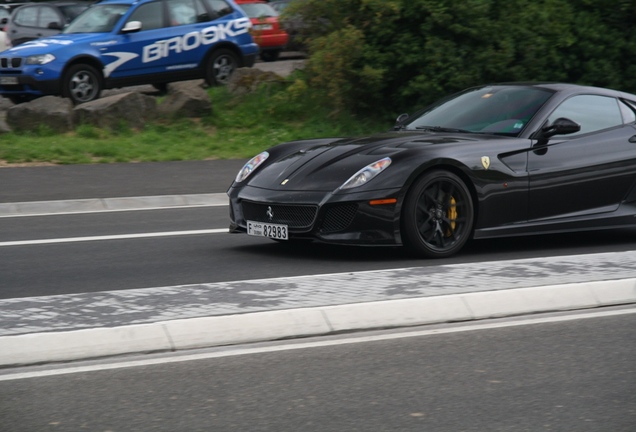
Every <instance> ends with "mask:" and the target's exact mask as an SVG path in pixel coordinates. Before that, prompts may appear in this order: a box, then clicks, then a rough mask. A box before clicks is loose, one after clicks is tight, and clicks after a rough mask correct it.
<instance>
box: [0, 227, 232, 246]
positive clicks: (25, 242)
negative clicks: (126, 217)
mask: <svg viewBox="0 0 636 432" xmlns="http://www.w3.org/2000/svg"><path fill="white" fill-rule="evenodd" d="M226 232H229V229H227V228H218V229H207V230H192V231H167V232H155V233H139V234H119V235H107V236H92V237H68V238H54V239H39V240H17V241H7V242H0V247H2V246H28V245H42V244H57V243H75V242H87V241H103V240H124V239H139V238H154V237H173V236H185V235H202V234H219V233H226Z"/></svg>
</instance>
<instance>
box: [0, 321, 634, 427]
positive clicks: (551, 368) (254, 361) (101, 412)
mask: <svg viewBox="0 0 636 432" xmlns="http://www.w3.org/2000/svg"><path fill="white" fill-rule="evenodd" d="M623 311H625V309H623ZM605 312H608V311H605ZM631 312H632V313H630V314H628V315H622V316H605V317H596V318H587V319H575V320H572V321H561V322H558V321H557V322H546V323H535V324H531V325H522V326H514V327H508V325H510V324H512V323H515V322H519V321H518V320H504V321H503V322H496V323H495V322H487V323H477V324H478V325H479V326H482V325H488V324H497V325H501V326H503V327H501V328H482V329H479V327H476V326H475V325H474V324H459V325H458V324H455V325H445V326H436V327H434V328H432V329H431V328H429V329H428V330H430V331H429V332H428V334H425V335H421V336H413V337H406V338H400V339H393V338H392V337H395V336H396V334H395V333H393V332H391V333H388V332H382V333H378V332H374V333H368V334H358V335H355V336H345V337H339V338H334V337H332V338H322V339H310V340H305V341H295V342H288V343H276V344H272V343H270V344H260V345H253V346H245V347H241V348H239V349H236V348H232V349H228V348H225V349H217V350H212V351H196V352H194V353H189V354H188V356H189V357H190V358H192V357H193V356H194V355H198V356H201V357H199V358H198V359H192V360H189V361H187V360H186V359H187V358H188V356H185V357H184V356H181V357H180V356H179V355H168V356H156V357H150V358H148V356H146V357H143V358H142V357H135V358H130V359H126V360H128V361H137V360H138V361H140V363H139V365H138V366H137V367H123V368H118V369H114V370H110V369H106V368H108V367H112V366H117V363H116V361H111V362H109V363H106V364H104V363H95V362H93V363H81V364H76V365H70V366H61V367H58V368H57V369H54V368H29V369H28V370H25V372H26V373H27V376H24V377H22V378H20V379H12V380H9V381H3V380H2V376H1V375H0V419H1V421H2V427H1V429H2V431H3V432H31V431H42V432H44V431H58V432H60V431H69V432H76V431H81V430H90V431H112V432H116V431H122V432H124V431H125V432H133V431H143V432H145V431H153V432H154V431H170V432H174V431H206V432H207V431H277V432H282V431H290V432H292V431H293V432H296V431H299V430H303V431H307V432H310V431H316V432H327V431H334V432H345V431H364V432H367V431H403V432H407V431H413V432H415V431H418V432H419V431H427V432H458V431H479V432H497V431H509V432H524V431H525V432H536V431H577V432H609V431H611V432H633V431H634V430H636V390H635V389H636V367H635V363H634V361H633V359H634V357H635V356H636V344H634V335H633V329H634V328H635V326H636V314H635V313H633V312H634V310H633V309H632V310H631ZM596 313H598V312H596ZM566 317H567V316H564V315H563V314H560V315H558V316H556V318H560V319H563V318H566ZM579 317H580V316H579ZM538 318H539V317H535V318H532V320H536V319H538ZM460 329H461V330H464V331H462V332H454V331H457V330H460ZM471 329H472V330H471ZM415 330H417V329H411V330H409V331H408V332H404V333H399V334H398V336H405V335H406V334H409V333H410V332H413V331H415ZM433 330H434V331H435V332H437V334H435V333H434V332H431V331H433ZM378 336H379V337H382V338H387V339H386V340H382V339H380V340H371V339H363V338H365V337H368V338H371V337H378ZM299 344H303V346H304V348H296V349H293V348H294V347H298V345H299ZM321 344H322V345H321ZM325 344H334V345H325ZM250 350H253V351H250ZM215 356H218V357H215ZM179 359H181V360H182V361H178V362H176V363H164V362H170V361H175V360H179ZM149 360H153V361H157V362H158V363H159V364H154V365H153V364H149V363H148V361H149ZM78 367H88V368H92V370H90V371H84V372H82V371H81V370H78ZM73 371H75V372H73ZM38 372H53V373H60V372H61V373H63V375H59V376H37V375H36V374H37V373H38ZM29 374H31V375H29Z"/></svg>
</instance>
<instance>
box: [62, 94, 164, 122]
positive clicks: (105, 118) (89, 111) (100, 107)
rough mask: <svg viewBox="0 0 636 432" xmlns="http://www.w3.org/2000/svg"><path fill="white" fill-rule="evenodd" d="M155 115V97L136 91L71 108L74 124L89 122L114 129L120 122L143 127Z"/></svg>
mask: <svg viewBox="0 0 636 432" xmlns="http://www.w3.org/2000/svg"><path fill="white" fill-rule="evenodd" d="M156 116H157V102H156V100H155V98H153V97H152V96H147V95H144V94H141V93H137V92H129V93H121V94H116V95H113V96H108V97H105V98H101V99H96V100H94V101H90V102H86V103H83V104H80V105H77V106H76V107H75V108H74V109H73V123H74V124H75V125H80V124H91V125H94V126H97V127H100V128H104V129H116V128H118V127H119V126H121V125H122V124H125V125H127V126H129V127H132V128H143V127H144V125H145V124H146V122H147V121H149V120H152V119H154V118H155V117H156Z"/></svg>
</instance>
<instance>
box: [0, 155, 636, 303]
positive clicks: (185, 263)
mask: <svg viewBox="0 0 636 432" xmlns="http://www.w3.org/2000/svg"><path fill="white" fill-rule="evenodd" d="M243 162H244V161H242V160H241V161H238V160H229V161H199V162H171V163H142V164H112V165H94V166H93V165H75V166H50V167H47V166H44V167H29V168H2V169H0V184H2V185H3V188H2V190H1V191H0V203H8V202H24V201H40V200H63V199H78V198H108V197H122V196H124V197H125V196H128V197H139V196H149V195H171V194H197V193H215V192H216V193H223V192H224V191H225V190H226V189H227V187H228V186H229V184H230V183H231V181H232V179H233V178H234V176H235V173H236V172H238V169H239V168H240V166H242V164H243ZM227 211H228V210H227V207H225V206H219V207H202V208H196V207H195V208H186V209H160V210H143V211H133V212H106V213H89V214H71V215H50V216H31V217H15V218H14V217H11V218H2V219H0V223H1V224H2V227H3V228H2V229H1V230H0V243H3V242H8V241H17V240H36V239H59V238H69V237H83V236H112V235H122V234H130V235H135V234H141V233H156V232H172V231H192V230H223V229H227V227H228V224H229V220H228V216H227ZM635 248H636V230H635V229H624V230H614V231H605V232H594V233H577V234H567V235H558V236H541V237H521V238H512V239H499V240H482V241H475V242H473V243H471V244H469V245H468V247H467V248H466V249H465V250H464V251H463V252H462V253H461V254H459V255H457V256H454V257H451V258H448V259H444V260H422V259H418V258H414V257H412V256H410V255H408V254H407V253H406V252H405V251H404V250H402V248H362V247H337V246H328V245H318V244H317V245H312V246H311V247H297V246H294V245H286V244H278V243H275V242H272V241H270V240H267V239H258V238H251V237H247V236H245V235H240V234H229V233H227V232H215V233H210V234H207V233H206V234H200V235H187V236H168V237H157V238H129V239H104V240H100V241H91V242H75V243H54V244H37V245H24V246H22V245H20V246H6V247H0V274H2V275H3V276H2V278H1V279H0V298H13V297H31V296H41V295H56V294H69V293H79V292H95V291H106V290H125V289H132V288H145V287H157V286H167V285H178V284H191V283H209V282H220V281H235V280H247V279H262V278H272V277H282V276H299V275H306V274H325V273H339V272H349V271H363V270H376V269H383V268H384V269H389V268H404V267H414V266H439V265H443V264H457V263H471V262H472V263H474V262H490V261H499V260H511V259H520V258H534V257H545V256H563V255H576V254H589V253H602V252H615V251H629V250H634V249H635Z"/></svg>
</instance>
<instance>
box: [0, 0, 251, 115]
mask: <svg viewBox="0 0 636 432" xmlns="http://www.w3.org/2000/svg"><path fill="white" fill-rule="evenodd" d="M251 25H252V24H251V22H250V20H249V18H247V16H246V15H245V13H244V12H243V11H242V10H241V9H240V8H239V7H238V6H236V4H235V3H234V2H233V1H232V0H103V1H101V2H99V3H96V4H94V5H92V6H91V7H90V8H88V9H87V10H86V11H84V12H83V13H82V14H81V15H79V16H78V17H77V18H76V19H74V20H73V22H71V24H69V25H68V26H67V27H66V28H64V30H63V31H62V33H61V34H59V35H56V36H52V37H48V38H42V39H36V40H34V41H31V42H27V43H24V44H22V45H18V46H16V47H13V48H12V49H9V50H6V51H3V52H1V53H0V95H2V96H3V97H6V98H9V99H10V100H11V101H13V102H14V103H19V102H22V101H26V100H31V99H34V98H36V97H39V96H44V95H56V96H59V95H61V96H63V97H67V98H70V99H71V100H72V101H73V103H75V104H78V103H83V102H88V101H91V100H94V99H97V98H98V97H99V95H100V93H101V91H102V90H103V89H109V88H118V87H127V86H132V85H141V84H152V85H154V86H155V87H156V88H158V89H162V88H165V86H166V85H167V83H169V82H172V81H183V80H189V79H199V78H204V79H205V81H206V82H207V83H208V84H209V85H216V84H225V83H226V82H227V81H228V79H229V77H230V75H231V74H232V72H234V70H235V69H236V68H238V67H251V66H253V65H254V62H255V60H256V56H257V55H258V52H259V48H258V45H256V44H255V43H254V41H253V39H252V36H251V34H250V30H251Z"/></svg>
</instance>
